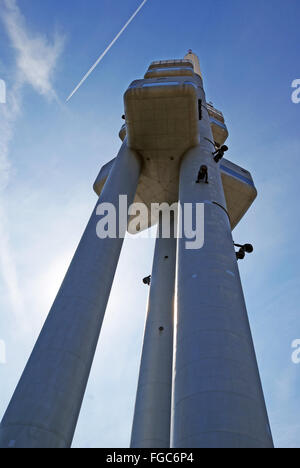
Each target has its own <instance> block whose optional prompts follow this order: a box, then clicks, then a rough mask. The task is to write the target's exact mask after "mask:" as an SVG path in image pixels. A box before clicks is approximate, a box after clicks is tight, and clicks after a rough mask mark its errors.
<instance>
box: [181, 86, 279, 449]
mask: <svg viewBox="0 0 300 468" xmlns="http://www.w3.org/2000/svg"><path fill="white" fill-rule="evenodd" d="M199 93H200V96H199V98H201V99H202V103H203V105H204V107H203V116H202V120H201V121H200V123H199V131H200V137H201V143H200V146H198V147H196V148H193V149H191V150H189V151H188V152H187V153H186V155H185V156H184V158H183V161H182V165H181V170H180V188H179V198H180V203H181V205H183V204H184V203H192V205H193V209H194V211H195V206H196V203H204V206H205V219H204V225H205V232H204V236H205V242H204V246H203V247H202V248H200V249H198V250H188V249H187V248H186V241H187V240H189V239H186V237H185V235H184V233H183V236H182V238H181V239H178V259H177V285H176V292H177V295H176V298H175V300H176V303H177V314H176V317H175V327H176V338H175V350H174V353H175V371H174V382H173V402H172V418H173V420H172V447H174V448H181V447H182V448H195V447H200V448H204V447H205V448H242V447H243V448H250V447H264V448H271V447H273V442H272V435H271V431H270V426H269V421H268V416H267V411H266V407H265V402H264V396H263V392H262V386H261V382H260V376H259V372H258V367H257V362H256V357H255V351H254V347H253V342H252V337H251V331H250V327H249V321H248V316H247V310H246V306H245V301H244V296H243V291H242V286H241V281H240V275H239V270H238V266H237V260H236V256H235V250H234V246H233V239H232V234H231V227H230V223H229V219H228V216H227V213H226V201H225V197H224V192H223V187H222V180H221V175H220V168H219V164H216V163H215V162H214V160H213V157H212V152H213V151H214V145H213V143H212V142H213V137H212V134H211V127H210V122H209V116H208V113H207V111H206V110H205V95H204V92H203V90H202V91H201V92H199ZM201 165H206V166H207V167H208V175H209V184H205V183H203V182H201V183H199V184H196V183H195V181H196V179H197V174H198V170H199V167H200V166H201ZM216 203H217V204H216ZM183 216H184V213H183V214H182V218H181V220H180V223H182V221H183Z"/></svg>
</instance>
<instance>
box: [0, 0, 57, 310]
mask: <svg viewBox="0 0 300 468" xmlns="http://www.w3.org/2000/svg"><path fill="white" fill-rule="evenodd" d="M0 19H1V20H2V22H3V24H4V26H5V29H6V32H7V35H8V38H9V40H10V42H11V44H12V46H13V48H14V50H15V52H16V67H15V71H14V78H13V82H12V83H7V96H6V104H1V105H0V223H1V224H0V274H1V276H2V278H3V281H4V284H5V286H6V291H7V294H8V297H9V300H10V304H11V307H12V310H13V312H14V314H15V316H16V317H17V318H20V316H21V314H22V308H23V306H22V295H21V292H20V288H19V283H18V277H17V268H16V262H15V258H14V255H13V249H12V246H11V242H10V235H9V225H8V221H7V216H6V213H5V189H6V187H7V185H8V184H9V181H10V172H11V163H10V160H9V149H10V144H11V142H12V140H13V136H14V127H15V122H16V120H17V118H18V117H19V115H20V113H21V111H22V88H23V86H24V85H25V84H27V85H30V86H31V87H32V88H33V89H34V90H35V91H36V92H37V93H38V94H40V95H42V96H44V97H46V98H48V99H50V100H51V99H56V93H55V91H54V88H53V85H52V79H53V74H54V71H55V67H56V64H57V61H58V58H59V56H60V54H61V53H62V50H63V44H64V40H63V38H62V37H61V36H58V35H56V36H55V37H54V40H53V42H52V43H51V42H49V41H48V40H47V38H46V37H44V36H43V35H39V34H33V33H31V32H30V31H29V30H28V28H27V25H26V21H25V18H24V16H23V15H22V13H21V11H20V9H19V7H18V5H17V2H16V0H0Z"/></svg>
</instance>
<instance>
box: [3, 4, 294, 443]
mask: <svg viewBox="0 0 300 468" xmlns="http://www.w3.org/2000/svg"><path fill="white" fill-rule="evenodd" d="M140 3H141V2H140V0H126V1H124V0H61V1H58V0H17V1H15V0H0V79H3V80H5V82H6V84H7V104H5V105H3V104H0V220H1V224H0V342H1V340H2V341H5V344H6V363H5V364H1V363H0V416H2V414H3V412H4V410H5V408H6V406H7V404H8V402H9V399H10V397H11V394H12V392H13V390H14V388H15V385H16V383H17V381H18V378H19V377H20V374H21V372H22V370H23V367H24V365H25V363H26V361H27V358H28V356H29V354H30V352H31V350H32V347H33V345H34V342H35V340H36V338H37V336H38V333H39V331H40V328H41V326H42V324H43V322H44V320H45V318H46V316H47V313H48V311H49V308H50V306H51V303H52V301H53V300H54V297H55V294H56V292H57V289H58V287H59V285H60V282H61V280H62V278H63V276H64V273H65V271H66V268H67V266H68V263H69V261H70V259H71V257H72V254H73V253H74V250H75V248H76V245H77V243H78V241H79V239H80V236H81V233H82V232H83V229H84V227H85V224H86V222H87V220H88V218H89V215H90V212H91V211H92V208H93V206H94V204H95V203H96V198H95V194H94V193H93V191H92V184H93V182H94V179H95V178H96V175H97V173H98V171H99V169H100V167H101V166H102V165H103V164H104V163H106V162H107V161H109V160H110V159H112V158H113V157H114V156H115V155H116V153H117V151H118V148H119V146H120V141H119V139H118V131H119V129H120V126H121V124H122V120H121V115H122V113H123V94H124V92H125V90H126V89H127V87H128V85H129V84H130V82H131V81H133V80H134V79H137V78H140V77H142V76H143V74H144V72H145V70H146V68H147V66H148V65H149V63H150V62H151V61H153V60H158V59H169V58H181V57H183V56H184V54H185V53H186V52H187V50H188V49H189V48H192V49H193V50H194V51H195V52H196V53H198V55H199V57H200V61H201V65H202V69H203V74H204V79H205V88H206V93H207V98H208V100H211V101H213V103H214V104H215V106H216V107H217V108H219V109H221V110H222V111H223V113H224V116H225V119H226V123H227V126H228V128H229V132H230V137H229V140H228V146H229V148H230V152H229V153H228V158H229V159H231V160H232V161H233V162H235V163H237V164H240V165H242V166H244V167H245V168H246V169H248V170H250V171H251V172H252V175H253V178H254V180H255V183H256V185H257V189H258V193H259V195H258V198H257V200H256V202H255V204H254V205H253V207H252V208H251V210H250V211H249V212H248V214H247V215H246V217H245V218H244V219H243V220H242V222H241V223H240V225H239V226H238V227H237V228H236V230H235V232H234V238H235V240H236V241H237V242H252V243H253V244H254V246H255V253H254V254H252V255H251V256H248V257H247V259H246V260H245V261H244V262H241V263H240V270H241V275H242V280H243V284H244V290H245V296H246V301H247V305H248V312H249V317H250V322H251V326H252V330H253V337H254V342H255V346H256V351H257V356H258V361H259V366H260V371H261V376H262V381H263V386H264V390H265V396H266V401H267V406H268V411H269V416H270V421H271V426H272V430H273V435H274V440H275V444H276V446H278V447H300V421H299V410H300V394H299V391H298V388H299V385H300V365H298V366H297V365H295V364H293V363H292V361H291V354H292V349H291V343H292V341H293V340H295V339H297V338H298V339H299V338H300V306H299V303H300V274H299V268H298V264H299V260H298V259H299V253H300V244H299V242H298V229H299V224H300V223H299V198H300V197H299V196H300V188H299V185H300V184H299V181H298V179H299V178H298V173H297V168H298V160H299V156H300V125H299V123H300V104H298V105H296V104H293V103H292V100H291V93H292V88H291V83H292V81H293V80H295V79H297V78H300V67H299V43H300V29H299V14H300V4H299V1H298V0H285V1H283V0H264V1H263V2H262V1H261V0H251V1H250V0H243V1H241V0H209V1H199V0H189V1H188V2H182V1H179V0H172V1H171V0H164V1H163V2H162V1H161V0H148V2H147V4H146V5H145V7H144V9H143V10H142V12H141V13H140V14H139V15H138V16H137V17H136V18H135V20H134V22H133V23H132V24H131V25H130V27H129V28H128V29H127V30H126V32H125V33H124V34H123V36H122V37H121V38H120V40H119V41H118V42H117V43H116V44H115V45H114V47H113V48H112V49H111V51H110V53H109V54H108V55H107V56H106V57H105V59H104V60H103V61H102V63H101V64H100V66H99V68H97V70H96V71H95V72H94V73H93V74H92V75H91V77H90V78H89V79H88V81H87V82H86V83H85V84H84V85H83V87H82V88H81V89H80V91H79V92H78V93H77V94H76V95H75V96H74V97H73V98H72V100H71V101H70V102H69V103H68V104H67V105H66V104H65V99H66V97H67V96H68V95H69V94H70V92H71V91H72V89H73V88H74V86H75V85H76V84H77V83H78V82H79V80H80V79H81V78H82V76H83V75H84V73H85V72H86V71H87V70H88V69H89V67H90V66H91V65H92V64H93V62H94V61H95V60H96V58H97V57H98V56H99V55H100V53H101V52H102V51H103V50H104V49H105V48H106V46H107V45H108V44H109V42H110V41H111V40H112V39H113V37H114V36H115V34H116V33H117V32H118V31H119V30H120V29H121V27H122V26H123V24H124V23H125V22H126V21H127V19H128V18H129V17H130V15H131V14H132V13H133V12H134V11H135V9H136V8H137V7H138V5H139V4H140ZM153 247H154V244H153V240H151V239H135V240H132V239H128V240H126V242H125V245H124V249H123V252H122V256H121V259H120V264H119V267H118V271H117V275H116V279H115V283H114V288H113V291H112V294H111V298H110V301H109V305H108V309H107V314H106V318H105V322H104V326H103V329H102V334H101V338H100V342H99V346H98V350H97V354H96V357H95V361H94V365H93V370H92V373H91V378H90V381H89V385H88V389H87V393H86V397H85V400H84V404H83V407H82V412H81V416H80V420H79V423H78V428H77V431H76V435H75V439H74V446H75V447H123V446H124V447H126V446H128V444H129V438H130V429H131V421H132V415H133V407H134V399H135V390H136V385H137V378H138V367H139V359H140V351H141V343H142V335H143V327H144V319H145V310H146V302H147V294H148V289H147V288H146V287H145V286H144V285H143V284H142V282H141V278H143V276H145V275H146V274H149V273H150V271H151V263H152V253H153Z"/></svg>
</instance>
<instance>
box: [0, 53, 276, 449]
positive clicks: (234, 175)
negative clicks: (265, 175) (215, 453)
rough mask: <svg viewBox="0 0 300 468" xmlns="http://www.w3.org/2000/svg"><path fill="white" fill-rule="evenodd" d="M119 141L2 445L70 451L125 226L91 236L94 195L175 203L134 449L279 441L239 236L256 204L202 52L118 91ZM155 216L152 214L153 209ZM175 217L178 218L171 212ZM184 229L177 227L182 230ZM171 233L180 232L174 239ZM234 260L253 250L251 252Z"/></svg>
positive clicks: (154, 293)
mask: <svg viewBox="0 0 300 468" xmlns="http://www.w3.org/2000/svg"><path fill="white" fill-rule="evenodd" d="M124 104H125V124H124V126H123V127H122V129H121V131H120V137H121V139H122V140H123V144H122V146H121V149H120V151H119V154H118V156H117V157H116V158H115V159H114V160H112V161H111V162H109V163H108V164H106V165H105V166H104V167H103V168H102V169H101V171H100V174H99V176H98V177H97V180H96V182H95V184H94V189H95V191H96V193H97V194H98V195H99V197H100V198H99V201H98V202H97V205H96V208H95V210H94V211H93V214H92V216H91V219H90V221H89V223H88V226H87V228H86V230H85V232H84V234H83V237H82V239H81V241H80V244H79V246H78V249H77V251H76V253H75V256H74V258H73V260H72V262H71V265H70V267H69V270H68V272H67V274H66V277H65V279H64V281H63V283H62V286H61V288H60V290H59V292H58V295H57V297H56V299H55V302H54V304H53V306H52V309H51V311H50V313H49V316H48V318H47V320H46V322H45V325H44V327H43V329H42V332H41V334H40V337H39V338H38V341H37V343H36V345H35V348H34V350H33V352H32V355H31V357H30V359H29V361H28V364H27V366H26V368H25V370H24V373H23V375H22V377H21V379H20V382H19V384H18V386H17V388H16V390H15V393H14V395H13V397H12V399H11V402H10V404H9V406H8V409H7V411H6V413H5V415H4V417H3V420H2V423H1V426H0V447H3V448H4V447H11V448H14V447H15V448H58V447H60V448H66V447H70V446H71V443H72V438H73V435H74V431H75V428H76V423H77V419H78V415H79V412H80V408H81V404H82V400H83V397H84V393H85V389H86V385H87V381H88V377H89V373H90V368H91V365H92V361H93V357H94V353H95V349H96V346H97V342H98V338H99V334H100V330H101V325H102V321H103V318H104V314H105V309H106V305H107V301H108V298H109V294H110V290H111V286H112V282H113V278H114V274H115V270H116V267H117V263H118V259H119V255H120V251H121V248H122V243H123V237H124V235H125V231H126V228H127V229H128V231H129V232H136V231H135V228H134V226H136V223H135V217H134V216H130V217H129V218H128V226H126V224H127V223H125V225H124V223H122V222H121V221H120V222H119V224H118V226H117V227H118V229H119V231H120V235H119V236H118V237H117V238H109V237H107V238H105V239H100V238H99V237H98V236H97V235H96V226H97V222H98V221H99V216H98V214H97V213H98V211H97V208H98V205H99V203H112V204H113V205H114V206H115V207H116V209H117V210H118V209H119V208H120V206H119V204H120V203H121V202H120V198H119V195H127V201H128V205H130V204H131V203H132V202H133V201H136V202H142V203H143V204H144V205H145V206H146V207H147V209H148V212H150V210H151V206H152V205H153V203H159V204H161V203H165V204H168V205H172V204H174V203H175V204H176V203H177V202H179V207H181V209H179V210H178V213H176V210H173V211H172V210H170V213H169V228H170V235H169V236H167V237H166V238H164V237H162V236H161V233H162V229H163V220H162V218H163V216H162V215H163V214H164V211H166V205H164V209H162V210H158V211H157V216H156V217H155V216H154V217H152V219H151V222H150V223H149V217H148V216H145V217H144V219H143V218H141V217H140V218H139V219H140V222H139V224H140V229H147V228H149V227H150V225H152V224H157V225H158V235H157V240H156V247H155V254H154V261H153V270H152V275H151V284H150V294H149V301H148V310H147V318H146V326H145V335H144V344H143V351H142V358H141V366H140V375H139V383H138V389H137V397H136V405H135V412H134V421H133V429H132V437H131V447H132V448H140V447H149V448H159V447H162V448H168V447H173V448H195V447H200V448H201V447H207V448H258V447H260V448H272V447H273V441H272V435H271V430H270V425H269V421H268V415H267V411H266V406H265V401H264V396H263V391H262V386H261V381H260V376H259V371H258V366H257V361H256V356H255V351H254V346H253V341H252V337H251V331H250V326H249V321H248V316H247V311H246V306H245V301H244V296H243V291H242V285H241V281H240V275H239V270H238V266H237V254H236V252H235V248H234V243H233V238H232V230H233V229H234V227H235V226H236V225H237V224H238V222H239V221H240V220H241V219H242V217H243V216H244V214H245V213H246V211H247V210H248V208H249V207H250V206H251V204H252V203H253V201H254V199H255V198H256V195H257V192H256V189H255V186H254V183H253V180H252V177H251V175H250V173H249V172H248V171H246V170H245V169H243V168H241V167H239V166H237V165H236V164H234V163H232V162H230V161H228V160H226V159H224V158H223V156H224V152H225V151H226V149H227V147H225V146H224V143H225V141H226V139H227V136H228V131H227V127H226V125H225V121H224V117H223V115H222V113H221V112H220V111H218V110H216V109H215V108H214V107H213V105H212V104H209V103H207V102H206V98H205V92H204V88H203V80H202V74H201V69H200V65H199V60H198V57H197V56H196V55H195V54H193V52H192V51H189V53H188V54H187V55H186V56H185V58H184V59H181V60H165V61H158V62H153V63H152V64H151V65H150V67H149V69H148V70H147V72H146V75H145V77H144V79H142V80H137V81H134V82H133V83H132V84H131V85H130V86H129V88H128V90H127V91H126V93H125V96H124ZM185 204H189V205H190V206H192V208H193V209H194V210H195V209H196V208H197V206H199V204H201V206H202V207H204V221H203V223H204V244H203V245H201V246H200V247H199V248H188V247H187V246H188V245H189V243H190V241H191V239H190V236H189V235H188V234H186V232H185V231H184V230H182V229H181V227H182V226H183V225H184V222H185V216H186V214H185V211H184V209H183V207H184V205H185ZM146 211H147V210H146ZM177 218H178V220H177V222H176V219H177ZM179 230H180V231H182V232H181V235H178V233H179ZM176 237H177V238H176ZM240 247H241V250H240V252H239V254H238V255H239V256H240V257H241V256H243V252H244V251H247V250H249V248H250V247H251V246H250V247H249V245H248V246H247V245H246V246H245V247H243V246H240Z"/></svg>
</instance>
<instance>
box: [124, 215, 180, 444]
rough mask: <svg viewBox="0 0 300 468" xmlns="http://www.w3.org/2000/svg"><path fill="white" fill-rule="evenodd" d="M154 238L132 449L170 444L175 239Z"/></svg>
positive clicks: (172, 229)
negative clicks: (154, 244)
mask: <svg viewBox="0 0 300 468" xmlns="http://www.w3.org/2000/svg"><path fill="white" fill-rule="evenodd" d="M160 228H161V224H160V226H159V227H158V236H157V240H156V246H155V253H154V261H153V269H152V277H151V287H150V294H149V302H148V311H147V318H146V326H145V335H144V344H143V352H142V359H141V366H140V375H139V383H138V390H137V396H136V404H135V412H134V421H133V428H132V436H131V447H132V448H168V447H170V423H171V395H172V365H173V303H174V286H175V263H176V238H175V235H174V218H173V217H172V218H171V236H170V238H168V239H167V238H165V239H164V238H161V237H160V235H161V229H160Z"/></svg>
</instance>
